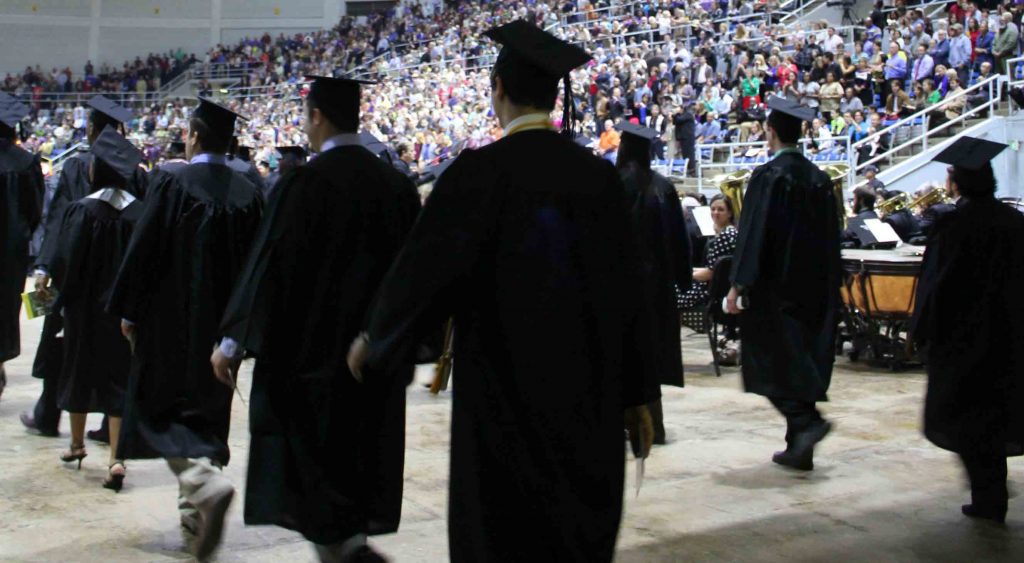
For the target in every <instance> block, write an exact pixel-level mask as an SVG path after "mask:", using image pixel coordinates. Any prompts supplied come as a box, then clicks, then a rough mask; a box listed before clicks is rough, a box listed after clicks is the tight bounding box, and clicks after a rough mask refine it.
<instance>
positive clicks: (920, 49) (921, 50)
mask: <svg viewBox="0 0 1024 563" xmlns="http://www.w3.org/2000/svg"><path fill="white" fill-rule="evenodd" d="M927 54H928V46H927V45H925V44H924V43H921V44H920V45H918V46H917V56H918V57H923V56H925V55H927Z"/></svg>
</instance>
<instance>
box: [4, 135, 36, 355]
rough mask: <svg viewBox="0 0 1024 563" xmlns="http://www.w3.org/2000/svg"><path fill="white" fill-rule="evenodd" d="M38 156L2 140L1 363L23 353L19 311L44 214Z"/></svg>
mask: <svg viewBox="0 0 1024 563" xmlns="http://www.w3.org/2000/svg"><path fill="white" fill-rule="evenodd" d="M43 190H44V187H43V172H42V168H41V167H40V164H39V157H37V156H35V155H33V154H31V153H29V152H26V151H25V150H23V149H22V148H21V147H18V146H15V145H14V144H12V143H11V142H10V141H7V140H0V363H2V362H6V361H7V360H10V359H13V358H16V357H18V354H20V353H21V332H20V330H19V325H18V314H19V312H20V311H21V293H22V292H23V291H25V277H26V273H27V272H28V266H29V261H28V243H29V240H30V239H31V238H32V231H34V230H35V228H36V226H37V225H38V224H39V220H40V218H41V217H42V211H43Z"/></svg>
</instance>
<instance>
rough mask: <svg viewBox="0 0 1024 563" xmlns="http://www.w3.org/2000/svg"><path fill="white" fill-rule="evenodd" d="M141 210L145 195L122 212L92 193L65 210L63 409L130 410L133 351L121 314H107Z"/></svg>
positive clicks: (61, 250)
mask: <svg viewBox="0 0 1024 563" xmlns="http://www.w3.org/2000/svg"><path fill="white" fill-rule="evenodd" d="M141 215H142V202H141V201H139V200H135V201H133V202H132V203H130V204H129V205H128V206H127V207H125V208H124V209H122V210H120V211H119V210H117V209H115V208H114V207H112V206H111V205H110V204H108V203H106V202H104V201H100V200H99V199H91V198H88V197H87V198H83V199H80V200H78V201H76V202H74V203H72V204H71V205H70V206H68V208H67V211H66V212H65V213H64V218H63V220H62V221H61V230H60V233H59V236H58V241H57V247H56V251H55V252H54V254H53V257H52V264H51V266H50V268H51V274H52V276H53V283H54V286H55V287H56V288H57V289H58V290H59V291H60V306H61V307H62V311H63V317H64V360H63V368H62V372H61V378H60V387H59V389H60V391H59V398H58V405H59V406H60V408H61V409H62V410H66V411H68V412H75V413H87V412H102V413H104V414H107V415H112V416H121V413H122V412H123V410H124V393H125V387H126V385H127V382H128V369H129V366H130V363H131V350H130V348H129V345H128V341H127V340H125V338H124V336H122V335H121V319H120V318H118V317H115V316H113V315H111V314H109V313H107V312H106V306H107V301H108V300H109V298H110V288H111V285H112V284H113V282H114V276H116V275H117V270H118V268H119V267H120V265H121V259H122V257H123V256H124V253H125V250H126V249H127V248H128V241H129V240H130V239H131V235H132V227H133V226H134V224H135V222H136V221H137V220H138V219H139V217H140V216H141Z"/></svg>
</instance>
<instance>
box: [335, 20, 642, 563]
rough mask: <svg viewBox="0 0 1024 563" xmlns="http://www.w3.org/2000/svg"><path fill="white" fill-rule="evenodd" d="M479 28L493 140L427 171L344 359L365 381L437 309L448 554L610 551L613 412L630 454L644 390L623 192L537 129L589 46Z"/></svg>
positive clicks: (515, 28) (407, 348) (478, 558)
mask: <svg viewBox="0 0 1024 563" xmlns="http://www.w3.org/2000/svg"><path fill="white" fill-rule="evenodd" d="M486 35H487V36H489V37H491V38H492V39H494V40H496V41H498V42H500V43H502V44H503V48H502V50H501V52H500V54H499V55H498V59H497V63H496V65H495V67H494V70H493V71H492V88H493V91H492V94H491V98H492V100H493V105H494V109H495V114H496V115H497V116H498V118H499V120H500V122H501V124H502V125H503V126H504V127H505V135H504V136H503V138H502V139H501V140H499V141H497V142H495V143H493V144H490V145H488V146H486V147H484V148H481V149H478V150H468V149H467V150H465V151H463V152H462V153H461V154H460V155H459V156H458V158H456V159H455V162H454V163H453V164H452V165H451V167H449V168H448V169H447V170H445V172H444V173H443V174H442V175H441V177H440V179H439V180H438V181H437V183H436V184H435V187H434V190H433V192H432V193H431V195H430V197H429V198H428V199H427V202H426V205H425V206H424V208H423V212H422V213H421V214H420V218H419V220H418V221H417V223H416V225H415V227H413V230H412V232H411V234H410V235H409V240H408V242H407V243H406V246H405V248H404V249H403V250H402V252H401V254H400V255H399V257H398V259H397V261H396V262H395V264H394V266H392V268H391V270H390V271H389V273H388V275H387V277H386V278H385V279H384V282H383V284H382V286H381V290H380V292H379V293H378V295H377V301H376V303H375V306H374V309H373V312H372V315H371V317H370V321H369V328H368V331H367V334H366V335H363V336H362V337H361V338H360V339H358V340H356V341H355V342H354V343H353V345H352V349H351V350H350V352H349V366H350V367H351V368H352V371H353V374H354V375H356V376H357V377H361V378H362V380H363V381H364V382H365V383H364V384H365V385H380V384H381V382H380V381H376V380H379V379H383V378H386V377H387V375H385V374H388V373H397V372H395V367H396V366H400V365H402V364H403V363H405V362H408V361H409V358H411V357H412V356H413V354H414V353H415V350H416V348H417V345H418V344H419V343H420V342H421V340H422V339H423V337H424V336H425V335H427V334H428V333H429V332H430V331H431V330H433V329H434V327H436V326H440V325H441V324H442V323H444V321H445V319H447V318H448V317H449V316H453V317H454V319H455V331H454V334H455V340H454V372H453V374H452V381H453V382H454V391H453V399H452V441H451V475H450V479H449V487H450V490H449V507H448V541H449V549H450V554H451V559H452V561H455V562H466V561H472V562H486V561H506V560H509V559H515V560H520V561H587V562H600V561H610V560H611V559H612V555H613V553H614V549H615V539H616V534H617V532H618V527H619V520H620V517H621V513H622V497H623V484H624V476H625V444H624V440H623V422H624V411H626V410H627V409H628V410H629V411H630V413H631V414H632V415H636V416H631V417H630V418H632V419H634V420H638V421H645V422H646V424H644V425H642V428H637V427H634V428H631V430H632V431H633V432H637V433H639V436H638V438H641V440H639V441H641V442H642V443H641V444H640V447H639V448H638V450H639V451H640V455H646V453H647V451H648V450H649V448H650V439H651V430H652V429H651V427H650V418H649V414H648V413H647V409H646V408H644V407H642V406H638V407H635V408H630V407H632V406H633V405H644V404H647V403H650V402H651V401H653V400H654V399H657V398H658V397H657V393H658V386H657V383H656V381H654V382H653V384H651V383H650V381H651V380H648V379H646V378H647V377H652V378H653V379H654V380H656V376H655V374H653V372H652V371H650V370H646V369H644V368H645V364H644V361H645V360H647V359H648V358H650V357H651V354H650V353H646V350H641V349H640V348H639V346H640V345H641V344H649V342H648V341H644V340H641V339H640V338H639V335H638V332H639V328H641V325H640V321H639V316H640V304H641V302H642V299H641V296H642V294H643V287H642V279H641V278H640V277H639V276H638V273H639V265H638V263H637V260H638V258H637V256H636V252H635V244H636V242H635V239H634V238H633V234H632V229H631V222H630V218H629V214H628V212H627V210H626V209H625V205H624V202H625V193H624V190H623V187H622V182H621V180H620V179H619V177H618V175H617V174H616V172H615V170H614V168H613V167H612V165H611V164H609V163H607V162H603V161H601V159H599V158H597V157H595V156H594V155H593V154H591V153H590V152H589V151H587V150H586V149H585V148H583V147H580V146H579V145H577V144H575V143H574V142H573V141H572V137H571V136H568V135H560V134H559V133H558V132H556V131H554V130H553V126H552V125H551V121H550V113H551V111H552V108H553V107H554V105H555V98H556V97H557V92H558V81H559V78H560V77H563V76H566V75H567V74H568V73H569V71H570V70H571V69H572V68H575V67H577V66H579V65H581V64H583V63H584V62H586V61H587V60H588V58H589V57H588V56H587V54H586V53H585V52H584V51H583V50H581V49H578V48H577V47H573V46H570V45H568V44H566V43H564V42H562V41H560V40H558V39H556V38H555V37H553V36H551V35H549V34H547V33H544V32H543V31H541V30H539V29H537V28H536V27H534V26H532V25H531V24H529V23H526V22H525V21H517V22H513V23H510V24H508V25H506V26H503V27H500V28H496V29H492V30H490V31H488V32H487V33H486ZM567 108H569V111H571V105H570V106H567ZM571 121H572V120H571V119H564V120H563V123H565V124H566V125H569V124H570V122H571ZM645 336H646V335H645ZM637 426H641V425H639V424H638V425H637Z"/></svg>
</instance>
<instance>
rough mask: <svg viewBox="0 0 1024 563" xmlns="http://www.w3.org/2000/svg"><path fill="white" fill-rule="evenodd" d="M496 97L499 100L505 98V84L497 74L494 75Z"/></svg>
mask: <svg viewBox="0 0 1024 563" xmlns="http://www.w3.org/2000/svg"><path fill="white" fill-rule="evenodd" d="M494 99H495V100H499V101H500V100H504V99H505V84H504V83H503V82H502V81H501V77H500V76H497V75H495V76H494Z"/></svg>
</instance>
